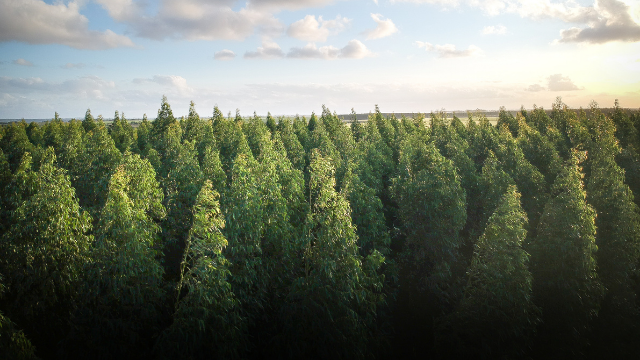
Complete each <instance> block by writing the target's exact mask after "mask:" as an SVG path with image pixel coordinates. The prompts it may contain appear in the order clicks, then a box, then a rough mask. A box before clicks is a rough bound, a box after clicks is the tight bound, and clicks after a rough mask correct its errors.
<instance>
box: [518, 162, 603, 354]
mask: <svg viewBox="0 0 640 360" xmlns="http://www.w3.org/2000/svg"><path fill="white" fill-rule="evenodd" d="M582 176H583V175H582V173H581V168H580V166H579V160H578V153H574V155H573V157H572V159H571V161H570V162H569V163H568V164H567V165H566V166H565V167H564V168H563V169H562V171H561V172H560V174H559V175H558V177H556V180H555V182H554V184H553V186H552V187H551V195H552V196H551V199H550V200H549V202H548V203H547V205H546V206H545V208H544V212H543V215H542V217H541V218H540V223H539V224H538V234H537V237H536V238H535V240H534V241H533V242H532V243H531V245H530V249H531V250H530V253H531V272H532V273H533V278H534V281H533V294H534V301H535V303H536V305H538V306H540V307H541V308H542V310H543V327H542V328H543V333H544V334H545V338H544V339H545V340H546V344H548V345H549V346H551V347H550V348H551V349H554V351H557V353H564V352H565V351H567V350H571V351H575V350H576V349H579V345H580V344H579V342H580V341H584V339H585V338H584V335H585V333H586V331H587V329H588V328H589V323H590V321H591V319H592V318H594V317H595V316H597V314H598V310H599V308H600V301H601V299H602V295H603V292H604V288H603V286H602V284H601V282H600V279H599V277H598V275H597V273H596V257H595V256H596V251H597V249H598V247H597V246H596V242H595V240H596V239H595V235H596V226H595V217H596V212H595V210H594V209H593V208H592V207H591V206H590V205H589V204H587V202H586V193H585V191H584V189H583V184H582Z"/></svg>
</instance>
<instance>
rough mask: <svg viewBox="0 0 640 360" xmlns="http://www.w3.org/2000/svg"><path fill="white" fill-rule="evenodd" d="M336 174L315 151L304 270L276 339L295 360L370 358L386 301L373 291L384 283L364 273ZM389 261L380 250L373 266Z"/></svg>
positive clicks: (301, 246)
mask: <svg viewBox="0 0 640 360" xmlns="http://www.w3.org/2000/svg"><path fill="white" fill-rule="evenodd" d="M333 171H334V170H333V168H332V166H331V163H330V161H329V160H328V159H325V158H324V157H322V156H321V154H320V151H319V150H314V151H313V152H312V154H311V163H310V173H311V177H310V184H309V187H310V194H309V212H308V214H307V219H306V221H305V230H304V235H303V237H302V238H300V240H299V242H298V243H297V244H296V247H297V252H298V253H299V255H300V256H301V259H302V264H301V265H302V267H301V268H299V269H297V271H296V278H295V280H294V281H293V284H292V287H291V290H290V293H289V294H288V296H287V304H286V306H284V307H283V308H282V309H281V317H282V326H283V327H284V328H283V332H282V334H281V336H280V337H279V338H277V339H276V341H278V342H279V344H280V346H281V347H283V348H284V350H285V352H284V353H285V354H289V357H295V358H299V357H313V358H329V357H343V356H344V357H350V358H353V357H358V358H361V357H364V356H365V353H364V351H365V350H366V349H367V340H368V338H369V337H368V336H367V335H366V334H367V333H368V332H369V331H371V330H372V327H373V324H374V323H375V315H374V314H375V308H376V306H377V305H378V304H379V303H380V302H381V301H383V298H381V296H382V295H381V294H379V293H376V292H375V291H372V289H375V288H376V287H378V288H379V287H380V286H381V283H380V279H369V281H367V278H366V275H365V274H366V273H364V272H363V270H362V261H361V259H360V256H358V249H357V236H356V233H355V228H354V226H353V225H352V223H351V218H350V213H351V211H350V208H349V203H348V202H347V200H346V199H345V198H344V197H343V195H341V194H340V193H337V192H336V191H335V189H334V187H335V180H334V177H333ZM383 261H384V258H383V257H382V256H381V255H380V254H379V253H378V252H374V254H373V255H372V256H371V257H370V258H369V259H368V262H367V266H368V267H369V268H373V269H377V268H378V267H379V266H380V265H381V264H382V262H383ZM369 311H373V312H369ZM371 316H373V318H371Z"/></svg>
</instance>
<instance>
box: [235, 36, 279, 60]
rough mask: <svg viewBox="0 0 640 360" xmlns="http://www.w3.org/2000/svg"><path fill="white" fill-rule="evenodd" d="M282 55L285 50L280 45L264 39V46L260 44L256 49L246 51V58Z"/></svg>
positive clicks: (274, 57)
mask: <svg viewBox="0 0 640 360" xmlns="http://www.w3.org/2000/svg"><path fill="white" fill-rule="evenodd" d="M282 57H284V52H283V51H282V49H281V48H280V46H279V45H278V44H276V43H275V42H273V41H269V40H264V41H263V42H262V46H258V49H256V51H247V52H246V53H244V58H245V59H279V58H282Z"/></svg>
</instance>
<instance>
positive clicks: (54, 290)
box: [0, 98, 640, 359]
mask: <svg viewBox="0 0 640 360" xmlns="http://www.w3.org/2000/svg"><path fill="white" fill-rule="evenodd" d="M354 120H355V117H354ZM639 132H640V113H639V112H631V111H626V110H624V109H622V108H620V107H619V106H618V104H617V103H616V106H615V108H614V110H613V111H612V112H611V113H610V114H607V115H605V114H604V113H603V112H602V111H601V110H600V109H598V107H597V105H595V104H594V105H592V106H591V108H590V109H587V110H579V111H575V110H571V109H568V108H567V107H566V106H565V105H564V104H563V103H562V102H561V101H560V100H559V99H558V100H557V101H556V102H555V103H554V104H553V107H552V110H551V111H550V112H547V111H545V110H544V109H542V108H534V110H533V111H525V110H524V109H523V110H521V112H520V113H518V114H517V116H515V117H514V116H513V115H511V114H510V113H509V112H506V111H504V110H503V111H501V112H500V117H499V120H498V123H497V126H493V125H492V124H491V123H490V122H489V121H488V120H487V119H486V118H485V117H484V116H483V115H481V114H480V115H477V114H476V115H473V114H469V119H468V122H467V124H464V123H463V122H462V121H461V120H460V119H459V118H457V117H456V116H455V115H454V116H453V118H452V119H449V118H447V115H446V114H444V113H434V114H431V116H430V118H429V119H426V118H424V117H423V116H422V115H418V116H416V117H415V118H412V119H409V118H405V117H402V118H400V119H398V118H395V117H393V116H391V117H383V116H382V115H381V113H380V112H379V110H378V108H377V107H376V110H375V113H372V114H371V115H370V117H369V120H368V121H367V122H366V123H365V124H362V123H359V122H357V121H353V122H351V123H350V124H347V125H345V124H344V123H343V122H342V120H340V119H339V118H338V117H337V116H336V115H335V114H332V113H331V112H330V111H329V109H327V108H325V107H323V111H322V114H321V115H320V116H316V115H315V114H313V115H312V116H311V117H310V118H309V119H308V120H307V119H306V118H304V117H303V118H300V117H296V118H294V119H287V118H279V119H274V118H273V117H271V116H270V115H269V116H268V117H267V120H266V123H265V122H264V121H263V120H262V119H260V118H258V117H257V116H255V114H254V116H253V117H251V118H243V117H242V116H240V114H239V112H236V117H235V118H231V117H227V118H225V117H224V116H223V115H222V113H221V112H220V111H219V109H218V108H217V107H216V108H214V113H213V117H212V118H211V119H203V118H200V117H199V115H198V114H197V112H196V110H195V105H194V104H193V103H192V104H191V107H190V111H189V115H188V116H187V117H186V118H182V119H176V118H175V117H174V116H173V114H172V111H171V108H170V106H169V104H168V102H167V100H166V98H163V100H162V103H161V107H160V109H159V110H158V115H157V117H156V119H155V120H153V121H151V122H150V121H148V120H147V119H146V117H145V119H144V120H143V121H142V122H141V123H140V125H139V126H138V127H137V128H134V127H132V126H131V124H130V123H129V122H128V121H127V120H126V119H125V118H124V115H122V116H120V114H118V112H116V115H115V118H114V121H113V122H112V123H111V124H109V125H108V126H107V125H105V124H104V123H103V121H102V120H101V118H98V119H97V120H96V119H94V118H93V116H92V115H91V113H90V112H89V111H87V114H86V116H85V119H84V120H82V121H76V120H72V121H70V122H68V123H66V122H63V121H61V120H60V119H59V118H58V116H57V115H56V117H55V118H54V119H52V120H51V121H49V122H47V123H45V124H42V125H41V124H37V123H30V124H26V123H25V122H20V123H13V124H10V125H8V126H3V127H0V189H2V193H1V194H2V197H1V198H0V202H1V209H0V354H1V355H2V356H4V357H6V358H24V359H30V358H35V357H36V356H39V357H42V358H57V357H60V358H87V357H92V358H109V359H110V358H114V357H116V356H121V357H139V358H187V359H194V358H205V357H207V358H209V357H219V358H262V357H277V358H353V357H355V358H364V357H380V358H389V357H395V358H405V357H418V356H420V357H422V356H425V355H433V356H442V357H450V356H452V355H467V356H468V355H474V356H477V357H487V358H496V357H503V358H509V357H521V356H525V355H527V356H533V357H547V356H548V355H550V354H554V355H557V356H560V357H570V356H580V355H581V354H584V353H585V351H586V350H587V349H590V350H589V352H590V353H592V354H602V353H604V352H607V354H609V355H611V353H612V352H613V353H615V354H616V355H617V356H629V357H630V356H634V355H638V354H639V353H640V349H638V345H637V341H635V339H637V337H638V336H639V335H640V331H639V329H638V326H637V324H638V321H639V320H640V318H639V315H640V314H639V311H638V310H639V309H640V307H639V306H640V302H639V301H640V300H639V299H638V296H637V295H638V293H639V292H640V278H639V277H638V276H639V273H638V265H639V264H638V261H639V259H640V252H639V251H640V211H639V210H638V204H639V202H638V200H639V199H636V198H634V195H633V194H634V193H636V194H639V193H640V189H639V188H638V187H640V156H639V155H638V152H637V149H640V135H639ZM589 346H590V348H589Z"/></svg>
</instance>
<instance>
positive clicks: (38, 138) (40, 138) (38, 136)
mask: <svg viewBox="0 0 640 360" xmlns="http://www.w3.org/2000/svg"><path fill="white" fill-rule="evenodd" d="M27 135H28V136H29V141H31V143H32V144H33V145H34V146H44V129H43V128H42V126H41V125H39V124H38V123H37V122H35V121H32V122H30V123H29V125H27Z"/></svg>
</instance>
